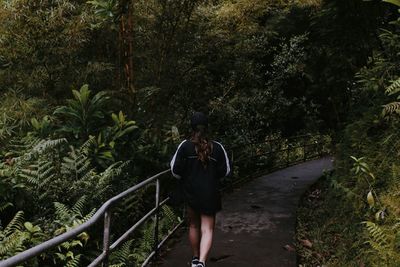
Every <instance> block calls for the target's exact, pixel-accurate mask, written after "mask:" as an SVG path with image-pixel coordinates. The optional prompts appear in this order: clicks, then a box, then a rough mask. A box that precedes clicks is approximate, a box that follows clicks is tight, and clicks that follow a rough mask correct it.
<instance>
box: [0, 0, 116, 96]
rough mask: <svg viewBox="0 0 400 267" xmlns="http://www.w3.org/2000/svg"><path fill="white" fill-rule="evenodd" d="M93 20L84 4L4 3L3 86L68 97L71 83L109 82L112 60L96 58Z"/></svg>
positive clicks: (0, 23)
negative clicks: (92, 28)
mask: <svg viewBox="0 0 400 267" xmlns="http://www.w3.org/2000/svg"><path fill="white" fill-rule="evenodd" d="M95 19H96V18H95V17H94V15H93V14H91V12H90V11H89V10H88V8H87V5H86V3H85V2H84V1H70V0H57V1H50V0H46V1H41V2H40V3H39V2H32V1H28V0H11V1H2V2H1V3H0V36H1V43H2V45H1V47H0V54H1V55H2V60H1V61H2V62H4V63H3V64H2V65H3V66H4V67H3V68H1V69H0V84H1V86H0V88H1V90H5V89H7V88H20V89H22V90H23V91H24V93H27V94H29V95H31V94H33V95H52V96H60V95H61V96H64V95H66V93H68V90H66V89H68V88H69V86H70V85H77V84H82V83H84V82H89V81H90V82H96V84H97V85H98V84H99V83H97V81H102V83H103V84H102V86H104V87H101V88H105V87H107V86H106V83H107V84H109V82H108V78H109V77H110V75H109V74H110V70H111V68H110V63H112V61H111V60H109V59H105V58H104V57H101V58H97V57H96V56H95V55H96V53H97V52H98V51H94V50H96V49H94V48H95V47H96V42H99V43H101V38H99V39H96V33H95V32H93V31H92V30H91V24H93V23H94V22H95Z"/></svg>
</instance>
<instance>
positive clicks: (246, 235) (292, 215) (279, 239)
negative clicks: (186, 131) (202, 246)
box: [157, 158, 332, 267]
mask: <svg viewBox="0 0 400 267" xmlns="http://www.w3.org/2000/svg"><path fill="white" fill-rule="evenodd" d="M331 168H332V159H331V158H324V159H319V160H314V161H309V162H306V163H302V164H299V165H296V166H293V167H289V168H287V169H284V170H280V171H277V172H274V173H272V174H269V175H266V176H262V177H259V178H257V179H254V180H252V181H250V182H248V183H246V184H245V185H243V186H241V187H240V188H238V189H235V190H234V191H233V192H232V193H229V194H227V195H225V196H224V198H223V210H222V211H221V212H220V213H218V215H217V221H216V229H215V235H214V244H213V247H212V249H211V252H210V259H209V261H208V262H207V267H213V266H219V267H226V266H229V267H248V266H249V267H269V266H271V267H285V266H296V253H295V252H294V251H290V250H287V249H285V248H284V247H285V246H286V245H290V246H292V247H293V242H294V231H295V223H296V209H297V206H298V202H299V199H300V197H301V195H302V194H303V193H304V191H305V190H306V189H307V188H308V187H309V186H310V185H311V184H312V183H314V182H315V181H316V180H317V179H318V178H319V177H320V176H321V174H322V173H323V171H324V170H329V169H331ZM186 230H187V229H186V227H184V228H183V229H182V230H181V232H182V233H183V234H181V235H180V237H179V238H178V240H175V241H176V242H174V243H175V244H173V245H170V246H169V248H168V249H167V250H169V251H167V253H166V255H164V256H163V257H161V259H160V263H158V264H157V266H162V267H186V266H189V259H190V258H191V250H190V246H189V242H188V240H187V237H186Z"/></svg>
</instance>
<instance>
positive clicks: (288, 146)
mask: <svg viewBox="0 0 400 267" xmlns="http://www.w3.org/2000/svg"><path fill="white" fill-rule="evenodd" d="M287 142H288V143H287V148H286V149H287V150H286V166H289V161H290V158H289V156H290V142H289V139H288V140H287Z"/></svg>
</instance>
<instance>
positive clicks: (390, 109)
mask: <svg viewBox="0 0 400 267" xmlns="http://www.w3.org/2000/svg"><path fill="white" fill-rule="evenodd" d="M392 114H400V102H392V103H389V104H386V105H384V106H383V111H382V116H384V117H385V116H388V115H392Z"/></svg>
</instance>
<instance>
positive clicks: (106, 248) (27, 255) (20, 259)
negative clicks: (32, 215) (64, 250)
mask: <svg viewBox="0 0 400 267" xmlns="http://www.w3.org/2000/svg"><path fill="white" fill-rule="evenodd" d="M169 173H170V170H165V171H163V172H160V173H158V174H156V175H154V176H152V177H150V178H148V179H146V180H144V181H143V182H141V183H139V184H137V185H135V186H133V187H131V188H129V189H128V190H126V191H124V192H122V193H120V194H118V195H116V196H115V197H113V198H111V199H109V200H108V201H107V202H105V203H104V204H103V205H102V206H101V207H100V209H99V210H98V211H97V212H96V213H95V214H94V215H93V216H92V217H91V218H90V219H89V220H88V221H86V222H85V223H83V224H81V225H79V226H78V227H76V228H74V229H72V230H70V231H68V232H66V233H64V234H62V235H59V236H57V237H55V238H52V239H50V240H48V241H46V242H44V243H42V244H40V245H37V246H35V247H33V248H30V249H28V250H25V251H23V252H21V253H19V254H17V255H15V256H13V257H11V258H8V259H6V260H3V261H1V262H0V267H12V266H17V265H18V264H21V263H24V262H26V261H28V260H29V259H31V258H33V257H36V256H38V255H40V254H42V253H43V252H45V251H47V250H49V249H51V248H54V247H56V246H58V245H60V244H62V243H64V242H66V241H68V240H70V239H72V238H75V237H76V236H78V235H79V234H80V233H82V232H84V231H86V230H87V229H89V228H90V227H91V226H93V225H94V224H95V223H96V222H98V221H99V220H100V219H101V218H104V231H103V252H102V253H101V254H100V255H99V256H98V257H97V258H96V259H95V260H94V261H92V263H90V264H89V265H88V266H89V267H94V266H98V265H99V264H100V263H102V266H103V267H108V265H109V260H108V258H109V255H110V253H111V252H112V251H113V250H114V249H115V248H117V247H118V246H120V245H121V244H122V243H123V242H124V241H126V240H127V239H128V238H129V236H130V235H131V234H132V233H133V232H134V231H135V230H136V229H137V228H138V227H139V226H140V225H142V224H143V223H144V222H145V221H147V220H148V219H149V218H151V217H152V216H154V221H155V224H154V247H153V251H152V252H151V253H150V255H149V256H148V257H147V259H146V260H145V261H144V262H143V264H142V266H145V265H147V264H148V262H149V261H150V260H151V259H152V258H153V257H154V256H155V255H157V253H158V250H159V248H160V247H161V246H162V245H163V244H164V242H165V241H166V240H167V239H168V238H169V237H170V236H171V235H172V234H173V233H174V232H175V230H176V229H177V228H178V227H179V226H180V225H181V224H182V222H183V221H180V222H179V223H178V224H177V225H176V226H175V227H174V228H173V229H172V231H170V232H169V234H168V235H167V236H166V237H165V238H164V239H163V240H162V241H161V242H159V240H158V231H159V229H158V228H159V225H158V222H159V209H160V207H161V206H163V205H165V203H166V202H167V201H168V200H169V198H168V197H167V198H165V199H164V200H162V201H160V179H161V178H162V177H165V176H166V174H169ZM149 184H155V186H156V195H155V206H154V208H153V209H152V210H150V211H149V212H148V213H147V214H146V215H144V217H142V218H141V219H140V220H139V221H137V222H136V223H135V224H134V225H133V226H132V227H131V228H129V229H128V230H127V231H126V232H125V233H124V234H123V235H121V236H120V237H119V238H118V239H117V240H116V241H115V242H114V243H112V244H111V245H110V229H111V217H112V207H113V205H114V204H116V202H118V201H120V200H121V199H123V198H125V197H126V196H128V195H130V194H132V193H134V192H136V191H137V190H139V189H141V188H143V187H145V186H147V185H149Z"/></svg>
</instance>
